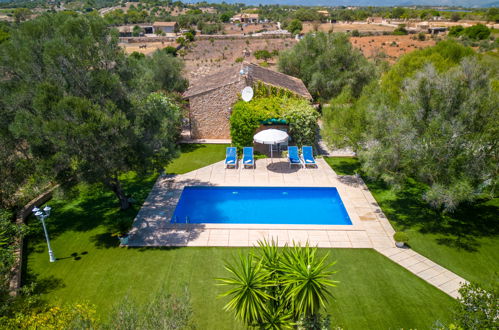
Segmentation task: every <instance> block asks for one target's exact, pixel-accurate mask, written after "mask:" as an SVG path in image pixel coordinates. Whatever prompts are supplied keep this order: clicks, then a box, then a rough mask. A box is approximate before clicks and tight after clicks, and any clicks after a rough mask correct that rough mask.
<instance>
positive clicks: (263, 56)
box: [254, 49, 272, 61]
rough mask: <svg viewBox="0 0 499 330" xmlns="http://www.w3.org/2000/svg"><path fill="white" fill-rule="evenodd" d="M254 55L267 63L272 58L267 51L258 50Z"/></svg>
mask: <svg viewBox="0 0 499 330" xmlns="http://www.w3.org/2000/svg"><path fill="white" fill-rule="evenodd" d="M254 55H255V58H256V59H257V60H264V61H267V60H268V59H270V58H272V54H271V53H270V52H269V51H268V50H266V49H260V50H257V51H255V53H254Z"/></svg>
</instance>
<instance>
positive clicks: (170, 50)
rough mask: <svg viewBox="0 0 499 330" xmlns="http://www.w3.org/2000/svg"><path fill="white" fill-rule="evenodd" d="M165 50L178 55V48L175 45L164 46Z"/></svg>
mask: <svg viewBox="0 0 499 330" xmlns="http://www.w3.org/2000/svg"><path fill="white" fill-rule="evenodd" d="M163 51H164V52H165V53H167V54H170V55H172V56H177V48H176V47H173V46H167V47H165V48H163Z"/></svg>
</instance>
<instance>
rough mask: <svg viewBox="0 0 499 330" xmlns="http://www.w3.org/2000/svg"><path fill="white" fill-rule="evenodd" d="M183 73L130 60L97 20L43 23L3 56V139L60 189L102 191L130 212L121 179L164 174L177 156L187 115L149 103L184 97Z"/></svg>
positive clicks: (29, 26) (58, 18)
mask: <svg viewBox="0 0 499 330" xmlns="http://www.w3.org/2000/svg"><path fill="white" fill-rule="evenodd" d="M161 56H162V55H161ZM168 56H169V55H168ZM169 59H170V58H169ZM147 61H154V63H155V64H156V65H157V67H153V65H150V64H148V63H149V62H147ZM162 65H164V66H168V68H167V69H165V68H163V67H162ZM180 70H181V66H180V65H178V62H177V59H173V57H171V61H168V62H165V63H160V62H158V60H157V59H156V58H154V57H153V58H152V59H148V58H142V59H136V60H133V59H127V57H126V55H125V54H124V52H123V50H122V49H121V48H120V47H119V46H118V38H117V35H116V34H115V32H113V30H111V29H109V28H108V27H107V26H106V23H105V21H104V20H103V19H102V18H100V17H98V16H95V15H79V14H75V13H58V14H44V15H41V16H40V17H38V18H36V19H34V20H32V21H27V22H25V23H22V24H21V25H20V27H19V28H18V29H16V30H13V31H12V35H11V38H10V39H9V40H8V41H6V42H4V43H3V44H2V48H1V50H0V75H1V79H0V96H1V97H0V109H1V111H2V117H1V118H0V127H2V128H5V129H6V130H7V132H4V133H2V135H3V136H12V137H13V139H14V141H15V144H14V147H15V149H14V150H22V151H23V152H24V154H23V156H24V155H25V156H24V159H26V160H27V161H28V162H29V163H30V164H39V165H37V166H40V167H43V170H44V172H48V173H50V174H51V175H52V176H53V177H54V178H55V180H57V181H58V182H61V183H68V182H78V181H84V182H101V183H103V184H104V185H106V186H107V187H109V188H110V189H111V190H112V191H113V192H114V193H115V194H116V196H117V197H118V199H119V201H120V207H121V208H122V209H126V208H127V207H128V206H129V202H128V197H127V194H126V193H125V192H124V191H123V188H122V186H121V183H120V179H119V178H120V175H121V174H122V173H124V172H126V171H130V170H135V171H147V170H153V169H158V168H161V167H162V166H164V165H165V164H166V163H167V162H168V161H169V160H170V159H171V158H172V157H173V156H174V155H175V150H176V138H177V136H178V127H179V125H180V109H179V107H178V106H177V105H176V104H175V103H174V102H173V101H172V99H171V98H169V97H167V96H165V95H162V94H158V93H152V94H150V93H151V92H155V91H156V90H158V89H161V90H163V91H166V92H170V91H180V90H182V88H183V86H185V81H182V82H181V83H180V85H179V84H178V82H177V79H179V77H180ZM144 77H146V78H144ZM144 79H147V80H148V81H149V83H147V84H143V85H141V84H140V82H144V81H146V80H144ZM153 82H156V83H153ZM21 147H22V149H21Z"/></svg>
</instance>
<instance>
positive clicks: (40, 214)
mask: <svg viewBox="0 0 499 330" xmlns="http://www.w3.org/2000/svg"><path fill="white" fill-rule="evenodd" d="M50 210H52V208H51V207H50V206H45V207H44V208H43V210H40V209H39V208H38V207H36V206H35V207H34V208H33V213H34V214H35V216H36V217H37V219H38V220H40V222H41V223H42V226H43V231H44V232H45V238H46V239H47V246H48V249H49V257H50V262H55V256H54V252H53V251H52V248H51V247H50V239H49V234H48V232H47V227H46V226H45V219H46V218H48V216H49V215H50Z"/></svg>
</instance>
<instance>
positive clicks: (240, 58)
mask: <svg viewBox="0 0 499 330" xmlns="http://www.w3.org/2000/svg"><path fill="white" fill-rule="evenodd" d="M243 61H244V58H242V57H238V58H236V59H235V61H234V62H236V63H242V62H243Z"/></svg>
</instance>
